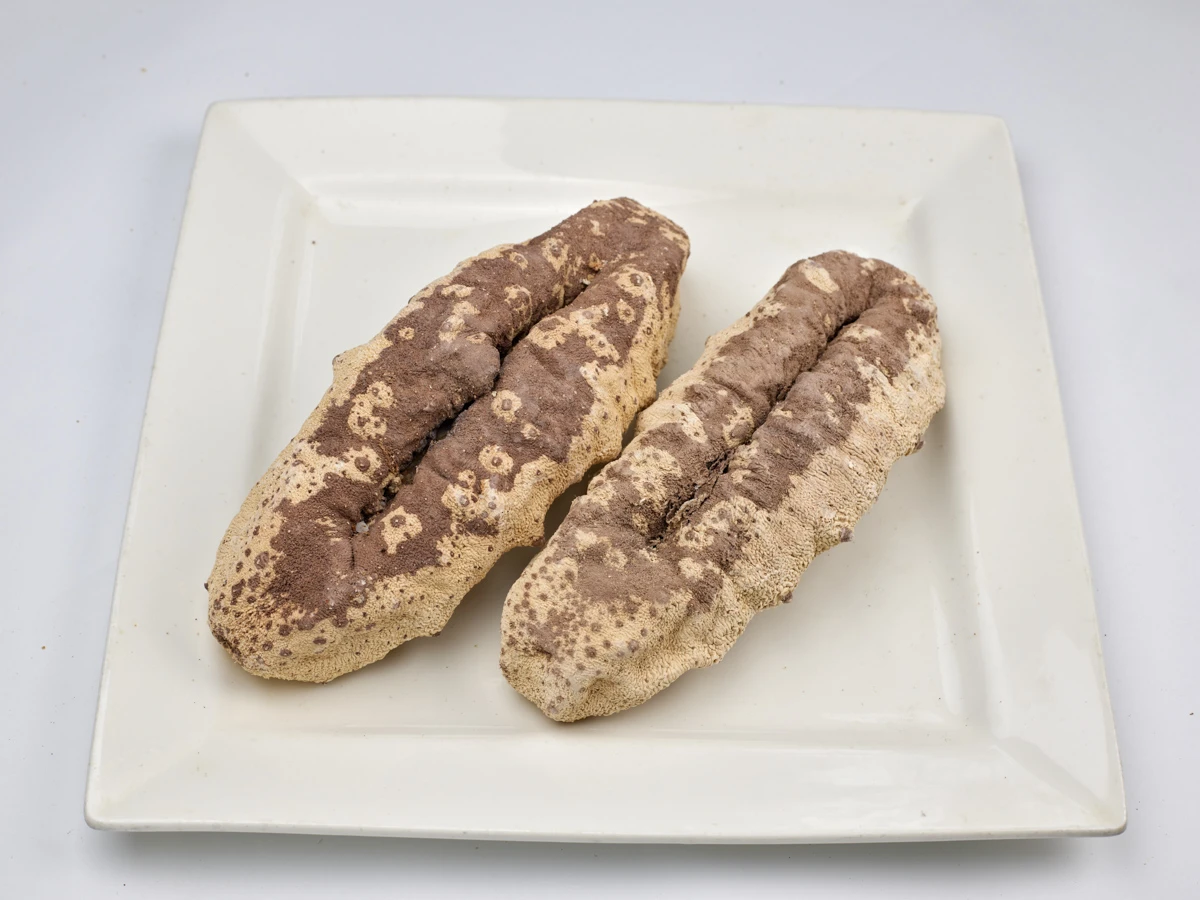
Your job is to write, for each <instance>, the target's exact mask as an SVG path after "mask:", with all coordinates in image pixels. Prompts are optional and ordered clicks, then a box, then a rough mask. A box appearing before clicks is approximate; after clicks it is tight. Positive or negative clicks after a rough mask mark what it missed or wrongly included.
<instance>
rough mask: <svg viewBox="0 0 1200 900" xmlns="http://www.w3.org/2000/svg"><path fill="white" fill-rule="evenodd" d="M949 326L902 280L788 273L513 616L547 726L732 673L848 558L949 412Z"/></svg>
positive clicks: (554, 556) (515, 642)
mask: <svg viewBox="0 0 1200 900" xmlns="http://www.w3.org/2000/svg"><path fill="white" fill-rule="evenodd" d="M939 341H940V339H939V336H938V331H937V322H936V311H935V308H934V305H933V301H932V300H931V299H930V297H929V295H928V294H927V293H926V292H925V291H924V290H923V289H922V288H921V287H920V286H919V285H918V284H917V283H916V282H915V281H914V280H913V279H912V277H911V276H909V275H907V274H905V273H904V272H901V271H900V270H899V269H896V268H895V267H893V266H890V265H888V264H887V263H884V262H880V261H878V260H870V259H862V258H860V257H858V256H855V255H854V254H852V253H846V252H840V251H839V252H832V253H825V254H822V255H821V256H817V257H813V258H812V259H808V260H802V261H800V262H798V263H796V264H795V265H793V266H791V267H790V268H789V269H788V270H787V272H786V273H785V274H784V276H783V278H782V279H780V281H779V282H778V283H777V284H776V285H775V286H774V287H773V288H772V289H771V291H770V292H769V293H768V294H767V296H766V297H765V298H764V299H763V300H762V301H761V302H760V303H759V304H758V305H757V306H755V307H754V309H752V310H751V311H750V312H749V313H748V314H747V315H746V316H744V317H743V318H742V319H740V320H739V321H738V322H736V323H734V324H733V325H732V326H731V327H729V328H727V329H726V330H725V331H723V332H721V333H719V334H717V335H714V336H713V337H712V338H710V339H709V341H708V343H707V345H706V347H705V351H704V354H703V355H702V356H701V358H700V360H699V362H697V363H696V365H695V366H694V367H693V368H692V369H691V370H690V371H689V372H687V373H686V374H684V375H683V376H682V377H680V378H679V379H678V380H677V381H676V382H675V383H674V384H672V385H671V386H670V387H669V388H668V389H667V390H666V391H664V392H663V393H662V394H661V395H660V397H659V399H658V400H657V401H656V402H655V403H654V404H653V405H651V406H650V407H649V408H648V409H647V410H646V411H645V412H643V413H642V414H641V416H640V417H639V419H638V424H637V432H636V435H635V436H634V439H633V441H632V442H631V443H630V444H629V445H628V446H627V447H626V448H625V451H624V452H623V453H622V454H621V457H620V458H619V459H618V460H616V461H615V462H613V463H610V464H609V465H608V466H606V467H605V468H604V469H603V470H602V471H601V472H600V474H599V475H597V476H596V478H594V479H593V480H592V483H591V485H590V487H589V489H588V492H587V494H586V495H585V496H583V497H580V498H579V499H578V500H576V501H575V503H574V504H573V505H572V507H571V511H570V512H569V513H568V515H567V517H566V519H565V520H564V522H563V524H562V526H561V527H560V528H559V529H558V531H557V532H556V533H555V535H554V537H553V538H552V539H551V540H550V541H549V543H548V544H547V546H546V548H545V550H543V551H542V552H541V553H540V554H539V555H538V556H537V557H536V558H535V559H534V560H533V561H532V562H531V563H530V564H529V566H528V567H527V568H526V569H525V571H524V573H523V574H522V575H521V577H520V579H519V580H518V581H517V582H516V584H515V585H514V586H513V588H512V590H511V591H510V593H509V595H508V598H507V600H506V601H505V607H504V614H503V619H502V623H501V633H502V637H501V656H500V666H501V669H502V670H503V672H504V674H505V676H506V677H507V678H508V680H509V682H510V683H511V684H512V686H513V687H514V688H516V689H517V690H518V691H520V692H521V693H522V694H523V695H525V696H526V697H527V698H529V699H530V700H531V701H533V702H534V703H535V704H536V705H537V706H538V707H540V708H541V709H542V711H543V712H545V713H546V714H547V715H548V716H550V717H551V718H554V719H558V720H560V721H573V720H576V719H581V718H584V717H586V716H602V715H609V714H611V713H615V712H619V711H620V710H623V709H627V708H628V707H631V706H636V705H637V704H639V703H642V702H644V701H645V700H647V699H649V698H650V697H651V696H653V695H654V694H655V693H657V692H658V691H661V690H662V689H663V688H665V687H667V685H669V684H670V683H671V682H673V681H674V680H675V679H676V678H678V677H679V676H680V675H682V674H683V673H684V672H686V671H688V670H689V669H693V668H697V667H700V666H708V665H712V664H713V663H715V662H717V661H719V660H720V659H721V657H722V656H724V655H725V653H726V651H728V650H729V648H730V647H731V646H732V645H733V642H734V641H735V640H737V638H738V637H739V636H740V635H741V633H742V632H743V631H744V630H745V628H746V625H747V624H748V623H749V621H750V619H751V617H752V616H753V615H754V614H755V613H756V612H758V611H760V610H762V609H765V608H767V607H770V606H775V605H776V604H778V603H782V602H786V601H787V600H788V599H789V598H790V597H791V593H792V590H793V588H795V586H796V583H797V582H798V581H799V579H800V575H801V573H803V571H804V569H805V568H806V567H807V566H808V564H809V563H810V562H811V561H812V560H813V557H815V556H816V554H818V553H820V552H822V551H823V550H826V549H828V548H829V547H832V546H833V545H834V544H837V543H839V542H841V541H845V540H849V538H850V535H851V529H852V528H853V526H854V524H855V523H856V522H857V521H858V519H859V518H860V517H861V516H862V515H863V513H865V512H866V511H867V509H868V508H869V507H870V506H871V504H872V503H873V502H874V500H875V498H876V497H877V496H878V494H879V491H880V489H881V488H882V487H883V483H884V480H885V478H886V477H887V473H888V470H889V469H890V468H891V466H892V463H894V462H895V461H896V460H897V459H898V458H899V457H901V456H904V455H905V454H908V453H911V452H912V451H913V450H915V449H917V448H918V447H919V446H920V443H921V436H922V434H923V433H924V431H925V429H926V427H927V426H928V425H929V422H930V420H931V419H932V418H933V416H934V414H935V413H936V412H937V411H938V410H939V409H941V407H942V404H943V403H944V400H945V386H944V384H943V381H942V372H941V366H940V357H941V348H940V342H939Z"/></svg>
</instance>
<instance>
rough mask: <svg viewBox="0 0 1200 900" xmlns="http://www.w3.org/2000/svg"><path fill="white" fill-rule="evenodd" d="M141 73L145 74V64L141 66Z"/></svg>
mask: <svg viewBox="0 0 1200 900" xmlns="http://www.w3.org/2000/svg"><path fill="white" fill-rule="evenodd" d="M142 74H143V75H145V74H146V67H145V66H142Z"/></svg>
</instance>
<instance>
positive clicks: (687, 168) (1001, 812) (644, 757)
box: [87, 99, 1125, 842]
mask: <svg viewBox="0 0 1200 900" xmlns="http://www.w3.org/2000/svg"><path fill="white" fill-rule="evenodd" d="M623 194H624V195H630V196H633V197H636V198H637V199H638V200H640V201H642V202H644V203H647V204H649V205H651V206H654V207H656V208H658V209H660V210H661V211H662V212H664V213H666V214H667V215H669V216H671V217H672V218H674V219H675V220H676V221H677V222H679V223H680V224H681V225H683V226H684V227H685V228H686V229H687V230H688V232H689V234H690V235H691V238H692V259H691V263H690V265H689V268H688V271H687V274H686V275H685V277H684V281H683V287H682V293H681V302H682V309H683V312H682V315H681V318H680V322H679V330H678V332H677V335H676V338H675V341H674V344H673V345H672V349H671V361H670V363H669V364H668V367H667V369H666V370H665V371H664V373H663V376H662V378H661V379H660V384H666V383H668V382H669V381H670V380H672V379H673V378H674V377H675V376H677V375H678V374H679V373H681V372H682V371H684V370H686V369H687V368H688V367H689V366H690V365H691V363H692V362H693V361H694V360H695V359H696V357H697V356H698V355H699V353H700V350H701V348H702V346H703V342H704V339H705V337H706V336H707V335H708V334H710V333H712V332H713V331H715V330H717V329H719V328H721V327H723V326H724V325H726V324H727V323H729V322H731V321H732V320H734V319H736V318H737V317H738V316H740V315H741V314H742V313H743V312H745V311H746V309H748V308H749V307H750V306H751V305H752V304H753V303H755V302H756V301H757V300H758V299H759V298H760V297H761V296H762V294H763V293H764V292H765V291H766V289H767V288H768V287H769V286H770V285H771V284H772V283H773V282H774V280H775V279H776V278H777V277H778V276H779V275H780V274H781V273H782V271H783V269H784V268H785V267H786V266H787V265H788V264H789V263H791V262H792V261H794V260H795V259H797V258H800V257H803V256H809V255H812V254H814V253H818V252H821V251H823V250H827V249H833V248H845V249H850V250H854V251H856V252H859V253H863V254H866V255H872V256H878V257H882V258H884V259H887V260H889V261H890V262H893V263H896V264H897V265H899V266H901V267H904V268H906V269H908V270H909V271H911V272H913V273H914V274H915V275H916V276H917V277H918V278H919V279H920V280H921V281H922V282H923V283H924V284H925V285H926V286H927V287H928V288H929V290H930V291H931V292H932V294H933V296H934V297H935V299H936V300H937V302H938V304H939V308H940V321H941V327H942V332H943V336H944V346H945V373H946V382H947V385H948V401H947V405H946V408H945V410H944V411H943V412H942V413H941V414H940V415H939V416H938V417H937V419H936V420H935V421H934V424H933V426H932V427H931V429H930V432H929V434H928V436H927V439H926V445H925V448H924V450H922V452H920V453H919V454H917V455H915V456H913V457H910V458H908V459H905V460H902V461H901V462H900V463H898V464H897V466H896V467H895V469H894V470H893V473H892V476H891V478H890V480H889V482H888V485H887V488H886V489H885V490H884V492H883V493H882V495H881V497H880V500H879V502H878V504H877V505H876V507H875V508H874V509H873V510H872V511H871V512H870V513H869V514H868V515H867V516H866V518H865V519H864V520H863V521H862V522H861V524H860V526H859V527H858V529H857V530H856V533H855V539H854V541H853V542H852V543H849V544H846V545H843V546H841V547H838V548H836V549H834V550H833V551H831V552H829V553H827V554H826V555H824V556H823V557H821V558H819V559H818V560H817V561H816V562H815V563H814V564H813V566H812V567H811V568H810V570H809V571H808V573H807V574H806V575H805V577H804V579H803V581H802V582H801V584H800V586H799V588H798V589H797V591H796V593H795V598H794V602H792V603H791V604H789V605H785V606H783V607H780V608H777V609H774V610H769V611H767V612H765V613H763V614H762V615H760V616H759V617H758V618H756V619H755V620H754V622H752V623H751V626H750V628H749V630H748V631H747V633H746V634H745V636H744V637H743V638H742V639H741V640H740V641H739V642H738V644H737V645H736V646H735V647H734V649H733V650H732V651H731V652H730V653H729V655H728V656H727V657H726V659H725V660H724V661H723V662H722V663H721V664H720V665H718V666H716V667H713V668H711V669H708V670H704V671H699V672H694V673H691V674H689V675H687V676H685V677H684V678H683V679H682V680H680V681H679V682H678V683H677V684H676V685H674V686H673V687H672V688H670V689H669V690H667V691H665V692H663V693H662V694H660V695H659V696H657V697H656V698H654V699H653V700H652V701H650V702H649V703H647V704H645V705H643V706H641V707H639V708H637V709H634V710H631V711H629V712H626V713H623V714H621V715H619V716H616V717H613V718H611V719H605V720H593V721H586V722H583V723H579V724H576V725H572V726H563V725H558V724H555V723H553V722H551V721H549V720H547V719H545V718H543V717H542V715H541V714H540V713H539V712H538V711H537V710H536V709H535V708H534V707H532V706H531V705H529V704H528V703H526V702H525V701H524V700H523V699H522V698H521V697H519V696H518V695H517V694H516V693H515V692H513V691H512V690H511V689H510V688H509V687H508V685H507V684H506V683H505V681H504V680H503V678H502V677H501V675H500V673H499V671H498V669H497V655H498V625H499V617H500V609H501V604H502V601H503V598H504V595H505V592H506V589H507V587H508V585H509V584H510V583H511V582H512V580H513V579H514V578H515V576H516V574H517V573H518V572H519V571H520V568H521V567H522V566H523V565H524V563H525V562H526V561H528V559H529V558H530V556H531V555H532V551H518V552H514V553H512V554H510V555H509V556H508V557H506V558H505V559H504V560H503V561H502V563H501V564H500V565H499V566H498V567H497V568H496V569H495V570H494V571H493V572H492V573H491V574H490V575H489V576H488V578H487V579H486V580H485V581H484V582H483V584H482V585H480V586H479V587H478V588H477V589H476V590H475V591H474V592H472V593H471V594H470V595H469V596H468V597H467V599H466V600H465V601H464V603H463V605H462V607H461V608H460V610H459V612H458V614H457V615H456V616H455V618H454V619H453V620H452V621H451V623H450V625H449V627H448V628H447V629H446V630H445V631H444V632H443V634H442V635H441V636H439V637H437V638H432V639H424V640H419V641H415V642H412V643H410V644H408V645H405V646H404V647H402V648H400V649H399V650H397V651H396V652H394V653H393V654H392V655H391V656H389V657H388V658H387V659H386V660H384V661H383V662H381V663H379V664H377V665H374V666H371V667H369V668H367V669H365V670H363V671H361V672H358V673H355V674H352V675H349V676H346V677H344V678H341V679H339V680H337V681H335V682H333V683H331V684H329V685H326V686H311V685H302V684H286V683H273V682H267V681H263V680H259V679H256V678H254V677H252V676H250V675H247V674H246V673H244V672H242V671H241V670H240V669H238V668H237V667H236V666H235V665H234V664H233V663H232V662H231V661H230V660H229V659H228V658H227V657H226V655H225V653H224V651H223V650H221V648H220V647H219V646H218V645H217V644H216V642H215V641H214V640H213V639H212V637H211V636H210V635H209V633H208V629H207V627H206V625H205V610H206V607H205V604H206V595H205V592H204V591H203V589H202V588H201V584H202V583H203V581H204V579H205V577H206V576H207V574H208V571H209V568H210V566H211V564H212V559H213V554H214V552H215V548H216V545H217V542H218V540H219V538H220V536H221V534H222V532H223V530H224V528H225V526H226V525H227V524H228V522H229V520H230V518H231V517H232V515H233V513H234V512H235V511H236V509H237V508H238V506H239V505H240V503H241V501H242V498H243V496H244V494H245V493H246V491H247V490H248V489H249V487H250V486H251V485H252V484H253V483H254V481H255V480H256V479H257V477H258V476H259V475H260V474H261V473H262V471H263V470H264V469H265V467H266V466H267V464H268V463H269V462H270V460H271V459H272V458H273V456H274V454H275V453H276V452H277V451H278V449H279V448H280V447H282V446H283V444H284V443H285V442H286V441H287V439H288V438H289V437H290V436H291V435H292V434H293V433H294V432H295V430H296V429H297V427H298V426H299V424H300V422H301V421H302V420H303V418H304V416H305V415H306V414H307V413H308V412H309V411H310V410H311V408H312V407H313V406H314V405H315V403H316V401H317V400H318V398H319V397H320V395H321V393H322V391H323V390H324V388H325V387H326V386H327V384H328V382H329V379H330V360H331V359H332V358H333V356H334V355H335V354H336V353H337V352H339V351H341V350H343V349H345V348H347V347H349V346H351V345H354V344H358V343H361V342H362V341H364V340H366V339H367V338H369V337H370V336H371V335H373V334H374V333H375V332H376V331H377V330H378V329H379V328H380V327H381V326H382V325H383V323H384V322H386V321H387V320H388V319H389V318H390V317H391V316H392V315H393V314H394V313H395V311H396V310H397V309H398V308H399V307H400V306H401V305H403V304H404V303H405V302H406V301H407V299H408V297H409V296H410V295H411V294H413V293H414V292H415V291H417V290H418V289H419V288H420V287H422V286H423V285H424V284H426V283H427V282H429V281H431V280H432V279H434V278H436V277H438V276H440V275H442V274H444V273H445V272H447V271H448V270H449V269H450V268H451V267H452V266H453V265H454V264H455V263H456V262H457V261H458V260H460V259H462V258H464V257H466V256H470V255H473V254H474V253H476V252H478V251H480V250H482V249H484V248H486V247H488V246H491V245H493V244H496V243H500V242H502V241H509V240H520V239H523V238H525V237H528V236H531V235H533V234H535V233H536V232H538V231H540V230H543V229H544V228H546V227H548V226H549V225H551V224H553V223H554V222H556V221H558V220H559V219H560V218H562V217H563V216H565V215H567V214H568V213H570V212H572V211H574V210H575V209H578V208H579V207H581V206H583V205H584V204H586V203H587V202H589V201H590V200H592V199H594V198H597V197H606V196H617V195H623ZM564 510H565V506H564V503H560V504H559V505H558V506H557V507H556V509H555V510H554V511H553V512H552V516H551V520H552V521H551V526H552V525H553V523H554V522H555V521H557V519H558V518H559V517H561V515H562V513H563V511H564ZM87 814H88V820H89V822H91V823H92V824H93V825H96V826H98V827H108V828H123V829H240V830H269V831H312V832H331V833H332V832H338V833H371V834H394V835H427V836H447V837H458V836H464V837H467V836H469V837H496V838H500V837H504V838H544V839H555V840H588V839H597V840H632V841H755V842H764V841H850V840H905V839H909V840H911V839H941V838H966V837H1000V836H1006V837H1007V836H1030V835H1051V834H1105V833H1112V832H1115V831H1119V830H1120V829H1121V828H1122V827H1123V826H1124V821H1125V809H1124V795H1123V790H1122V784H1121V774H1120V766H1119V762H1118V757H1117V748H1116V742H1115V737H1114V731H1113V724H1112V714H1111V711H1110V708H1109V702H1108V695H1107V689H1106V687H1105V681H1104V668H1103V661H1102V659H1101V654H1100V646H1099V641H1098V634H1097V628H1096V619H1095V610H1094V607H1093V602H1092V596H1091V587H1090V583H1089V577H1088V568H1087V559H1086V554H1085V550H1084V545H1083V540H1082V533H1081V529H1080V523H1079V514H1078V509H1077V505H1076V500H1075V494H1074V488H1073V485H1072V479H1071V471H1070V464H1069V458H1068V453H1067V446H1066V438H1065V432H1064V428H1063V421H1062V414H1061V410H1060V405H1059V398H1058V392H1057V387H1056V384H1055V378H1054V369H1053V362H1052V359H1051V355H1050V348H1049V342H1048V338H1047V332H1046V327H1045V322H1044V318H1043V313H1042V307H1041V299H1040V295H1039V290H1038V283H1037V276H1036V272H1035V268H1034V262H1033V256H1032V251H1031V247H1030V242H1029V237H1028V233H1027V226H1026V222H1025V215H1024V209H1023V204H1022V200H1021V194H1020V186H1019V182H1018V178H1017V170H1016V166H1015V162H1014V159H1013V155H1012V150H1011V147H1010V144H1009V140H1008V137H1007V133H1006V131H1005V128H1004V125H1003V123H1002V122H1000V121H999V120H997V119H994V118H988V117H980V116H958V115H934V114H921V113H906V112H886V111H857V110H832V109H801V108H783V107H748V106H738V107H725V106H705V105H671V104H632V103H609V102H604V103H600V102H567V101H488V100H405V99H394V100H321V101H263V102H255V103H235V104H220V105H217V106H215V107H213V109H212V110H211V112H210V114H209V116H208V119H207V121H206V123H205V128H204V133H203V137H202V140H201V145H200V151H199V155H198V158H197V162H196V170H195V174H194V177H193V181H192V186H191V191H190V194H189V198H188V204H187V212H186V215H185V219H184V225H183V230H182V234H181V237H180V242H179V249H178V255H177V258H176V264H175V270H174V274H173V277H172V282H171V288H170V295H169V298H168V304H167V309H166V313H165V317H164V321H163V327H162V334H161V338H160V343H159V349H158V355H157V360H156V363H155V371H154V376H153V381H152V385H151V390H150V398H149V403H148V407H147V412H146V419H145V423H144V429H143V434H142V443H141V450H140V455H139V458H138V466H137V474H136V477H135V484H134V489H133V494H132V497H131V501H130V508H129V516H128V522H127V528H126V534H125V540H124V545H123V549H122V557H121V563H120V569H119V575H118V579H117V586H116V593H115V599H114V607H113V618H112V626H111V630H110V634H109V639H108V652H107V657H106V660H105V669H104V675H103V681H102V687H101V697H100V705H99V712H98V716H97V723H96V732H95V744H94V748H93V756H92V763H91V771H90V773H89V780H88V795H87Z"/></svg>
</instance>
